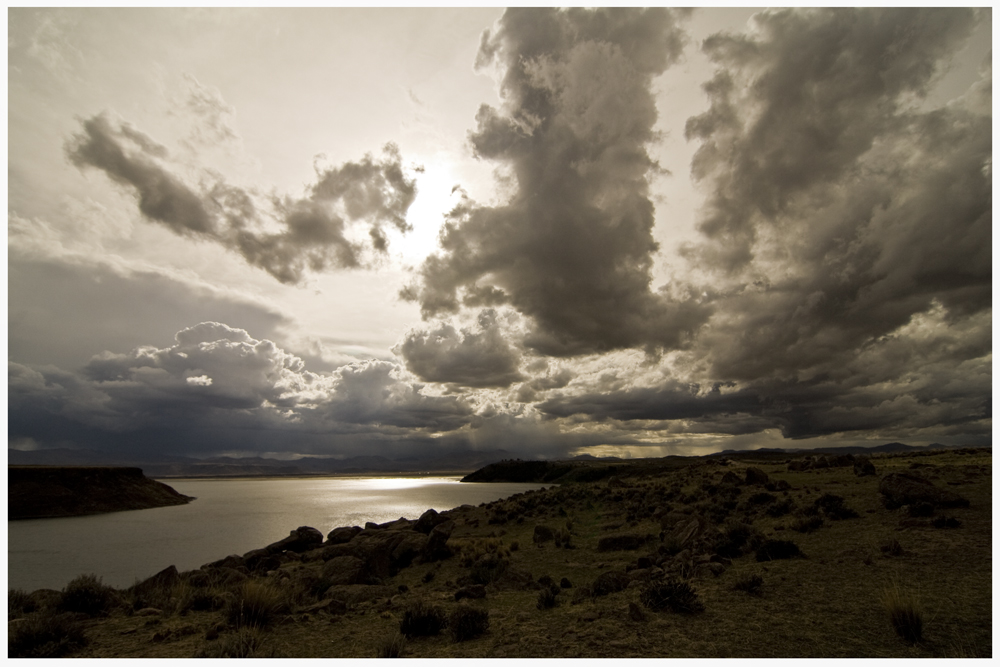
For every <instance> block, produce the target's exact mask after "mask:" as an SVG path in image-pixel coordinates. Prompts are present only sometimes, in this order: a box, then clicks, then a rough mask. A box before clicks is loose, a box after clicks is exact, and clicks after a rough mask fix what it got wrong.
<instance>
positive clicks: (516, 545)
mask: <svg viewBox="0 0 1000 667" xmlns="http://www.w3.org/2000/svg"><path fill="white" fill-rule="evenodd" d="M520 548H521V543H520V542H518V541H517V540H514V541H513V542H511V543H510V550H511V551H517V550H518V549H520Z"/></svg>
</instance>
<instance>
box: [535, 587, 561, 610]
mask: <svg viewBox="0 0 1000 667" xmlns="http://www.w3.org/2000/svg"><path fill="white" fill-rule="evenodd" d="M555 590H556V591H558V590H559V589H558V588H556V589H555ZM557 604H559V600H558V598H556V594H555V593H554V592H553V590H552V588H549V587H546V588H543V589H542V590H540V591H539V592H538V602H537V603H536V604H535V606H536V607H538V608H539V609H552V608H553V607H555V606H556V605H557Z"/></svg>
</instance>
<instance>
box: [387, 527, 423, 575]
mask: <svg viewBox="0 0 1000 667" xmlns="http://www.w3.org/2000/svg"><path fill="white" fill-rule="evenodd" d="M428 542H430V538H429V537H428V536H426V535H424V534H423V533H417V532H411V533H404V534H403V538H402V539H401V540H400V541H399V543H398V544H396V546H395V548H393V550H392V553H391V554H390V556H389V561H390V565H391V567H392V568H394V569H395V570H401V569H403V568H404V567H409V565H410V563H412V562H413V561H414V559H415V558H417V557H418V556H420V554H422V553H423V552H424V550H425V549H426V548H427V543H428Z"/></svg>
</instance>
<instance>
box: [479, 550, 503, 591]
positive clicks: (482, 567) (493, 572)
mask: <svg viewBox="0 0 1000 667" xmlns="http://www.w3.org/2000/svg"><path fill="white" fill-rule="evenodd" d="M508 564H509V563H508V562H507V560H506V559H504V558H501V557H500V556H499V555H498V554H488V555H486V556H483V557H482V558H480V559H479V560H477V561H476V562H475V563H473V564H472V571H471V572H470V573H469V577H470V578H471V579H472V581H473V583H477V584H482V585H483V586H486V585H487V584H492V583H493V582H495V581H497V580H498V579H499V578H500V577H502V576H503V573H504V572H506V571H507V566H508Z"/></svg>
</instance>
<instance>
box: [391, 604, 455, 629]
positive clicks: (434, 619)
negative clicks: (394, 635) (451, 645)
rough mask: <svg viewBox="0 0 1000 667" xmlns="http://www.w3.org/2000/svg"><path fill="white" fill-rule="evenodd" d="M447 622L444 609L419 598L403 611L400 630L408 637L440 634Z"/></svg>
mask: <svg viewBox="0 0 1000 667" xmlns="http://www.w3.org/2000/svg"><path fill="white" fill-rule="evenodd" d="M445 622H446V621H445V616H444V612H443V611H441V610H440V609H439V608H437V607H433V606H431V605H428V604H426V603H424V602H423V601H422V600H417V601H416V602H414V603H413V604H411V605H410V606H409V607H408V608H407V609H406V611H405V612H403V620H401V621H400V622H399V632H400V633H402V634H403V635H405V636H406V637H430V636H432V635H437V634H440V633H441V630H442V629H443V628H444V626H445Z"/></svg>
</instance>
